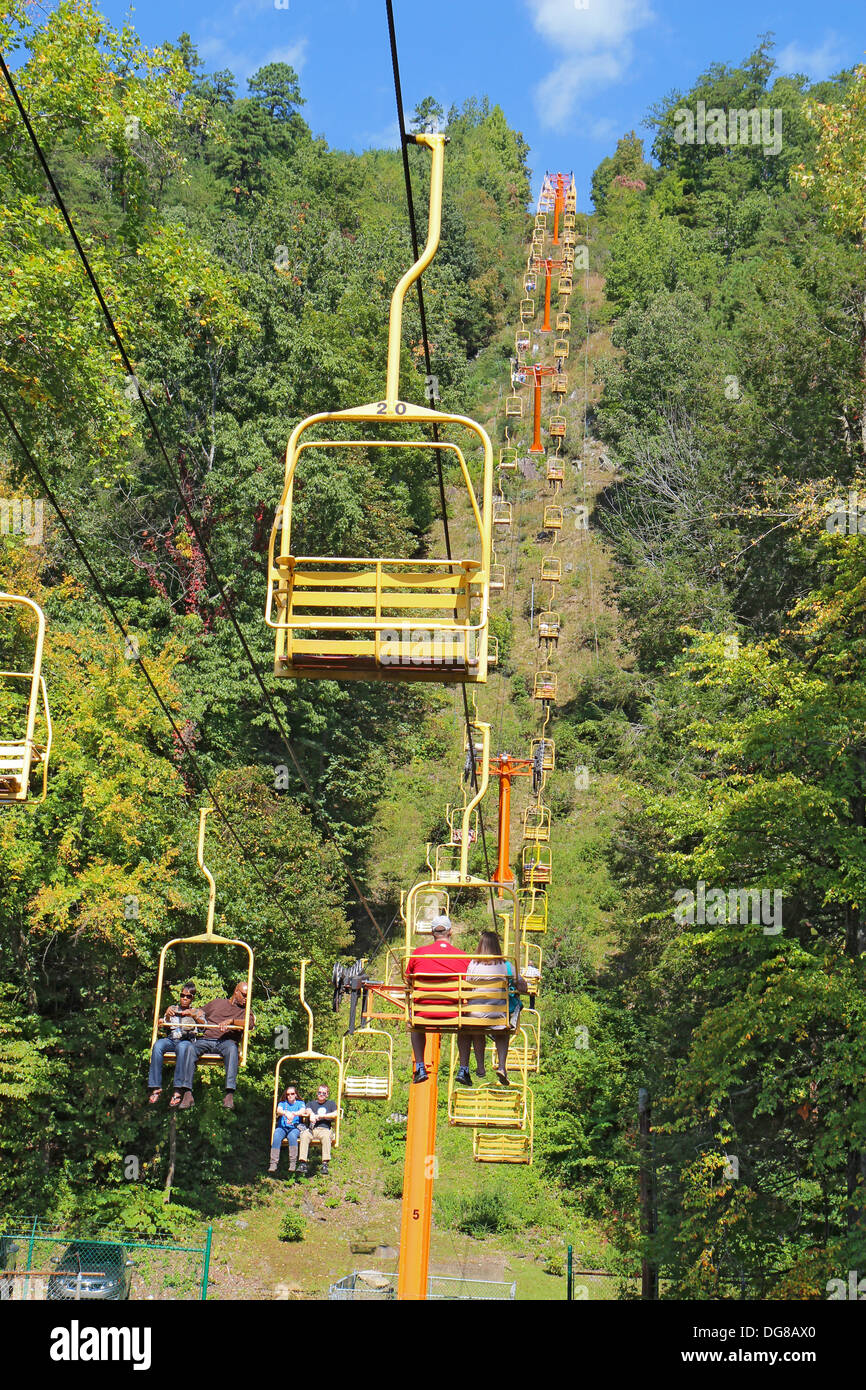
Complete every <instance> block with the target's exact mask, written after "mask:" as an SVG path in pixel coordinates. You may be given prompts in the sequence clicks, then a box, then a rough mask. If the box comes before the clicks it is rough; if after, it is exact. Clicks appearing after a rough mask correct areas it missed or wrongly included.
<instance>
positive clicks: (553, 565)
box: [541, 555, 562, 584]
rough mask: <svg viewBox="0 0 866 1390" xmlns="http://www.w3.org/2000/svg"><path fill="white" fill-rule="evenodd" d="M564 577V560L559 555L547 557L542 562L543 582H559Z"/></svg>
mask: <svg viewBox="0 0 866 1390" xmlns="http://www.w3.org/2000/svg"><path fill="white" fill-rule="evenodd" d="M561 579H562V561H561V560H560V558H559V556H558V555H551V556H548V557H546V558H545V559H543V560H542V562H541V580H542V583H543V584H558V583H559V581H560V580H561Z"/></svg>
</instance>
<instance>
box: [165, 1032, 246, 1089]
mask: <svg viewBox="0 0 866 1390" xmlns="http://www.w3.org/2000/svg"><path fill="white" fill-rule="evenodd" d="M206 1052H218V1053H219V1055H220V1056H221V1057H222V1058H223V1060H224V1061H225V1064H226V1090H227V1091H233V1090H234V1089H235V1086H236V1085H237V1080H238V1064H239V1057H238V1045H237V1043H236V1042H233V1041H232V1039H231V1038H196V1040H195V1042H194V1043H192V1044H191V1046H190V1049H189V1052H188V1053H186V1054H185V1055H184V1056H183V1057H182V1058H181V1057H178V1059H177V1063H176V1064H175V1068H174V1084H175V1086H178V1087H180V1088H181V1089H182V1090H192V1078H193V1074H194V1072H195V1068H196V1063H197V1062H198V1059H199V1057H201V1056H202V1055H203V1054H204V1053H206Z"/></svg>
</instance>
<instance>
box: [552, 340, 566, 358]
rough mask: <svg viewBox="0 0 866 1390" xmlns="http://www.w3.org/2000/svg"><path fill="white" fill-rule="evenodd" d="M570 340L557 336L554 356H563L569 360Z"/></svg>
mask: <svg viewBox="0 0 866 1390" xmlns="http://www.w3.org/2000/svg"><path fill="white" fill-rule="evenodd" d="M568 353H569V342H568V339H567V338H557V339H556V342H555V343H554V344H553V355H554V357H561V358H562V360H563V361H564V362H565V361H567V360H568Z"/></svg>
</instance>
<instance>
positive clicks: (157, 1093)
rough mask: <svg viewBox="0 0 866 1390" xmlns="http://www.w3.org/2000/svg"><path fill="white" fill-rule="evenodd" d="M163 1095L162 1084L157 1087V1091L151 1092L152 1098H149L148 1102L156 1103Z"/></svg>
mask: <svg viewBox="0 0 866 1390" xmlns="http://www.w3.org/2000/svg"><path fill="white" fill-rule="evenodd" d="M161 1095H162V1087H161V1086H157V1088H156V1090H155V1091H151V1093H150V1099H149V1101H148V1104H149V1105H156V1102H157V1101H158V1100H159V1098H160V1096H161Z"/></svg>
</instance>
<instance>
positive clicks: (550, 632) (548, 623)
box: [538, 611, 562, 642]
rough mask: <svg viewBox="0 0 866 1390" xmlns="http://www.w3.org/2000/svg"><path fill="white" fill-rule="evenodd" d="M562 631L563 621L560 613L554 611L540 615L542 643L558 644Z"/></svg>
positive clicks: (540, 637) (539, 631) (539, 634)
mask: <svg viewBox="0 0 866 1390" xmlns="http://www.w3.org/2000/svg"><path fill="white" fill-rule="evenodd" d="M561 631H562V620H561V618H560V616H559V614H558V613H554V612H552V611H548V612H546V613H539V615H538V640H539V641H540V642H558V641H559V634H560V632H561Z"/></svg>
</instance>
